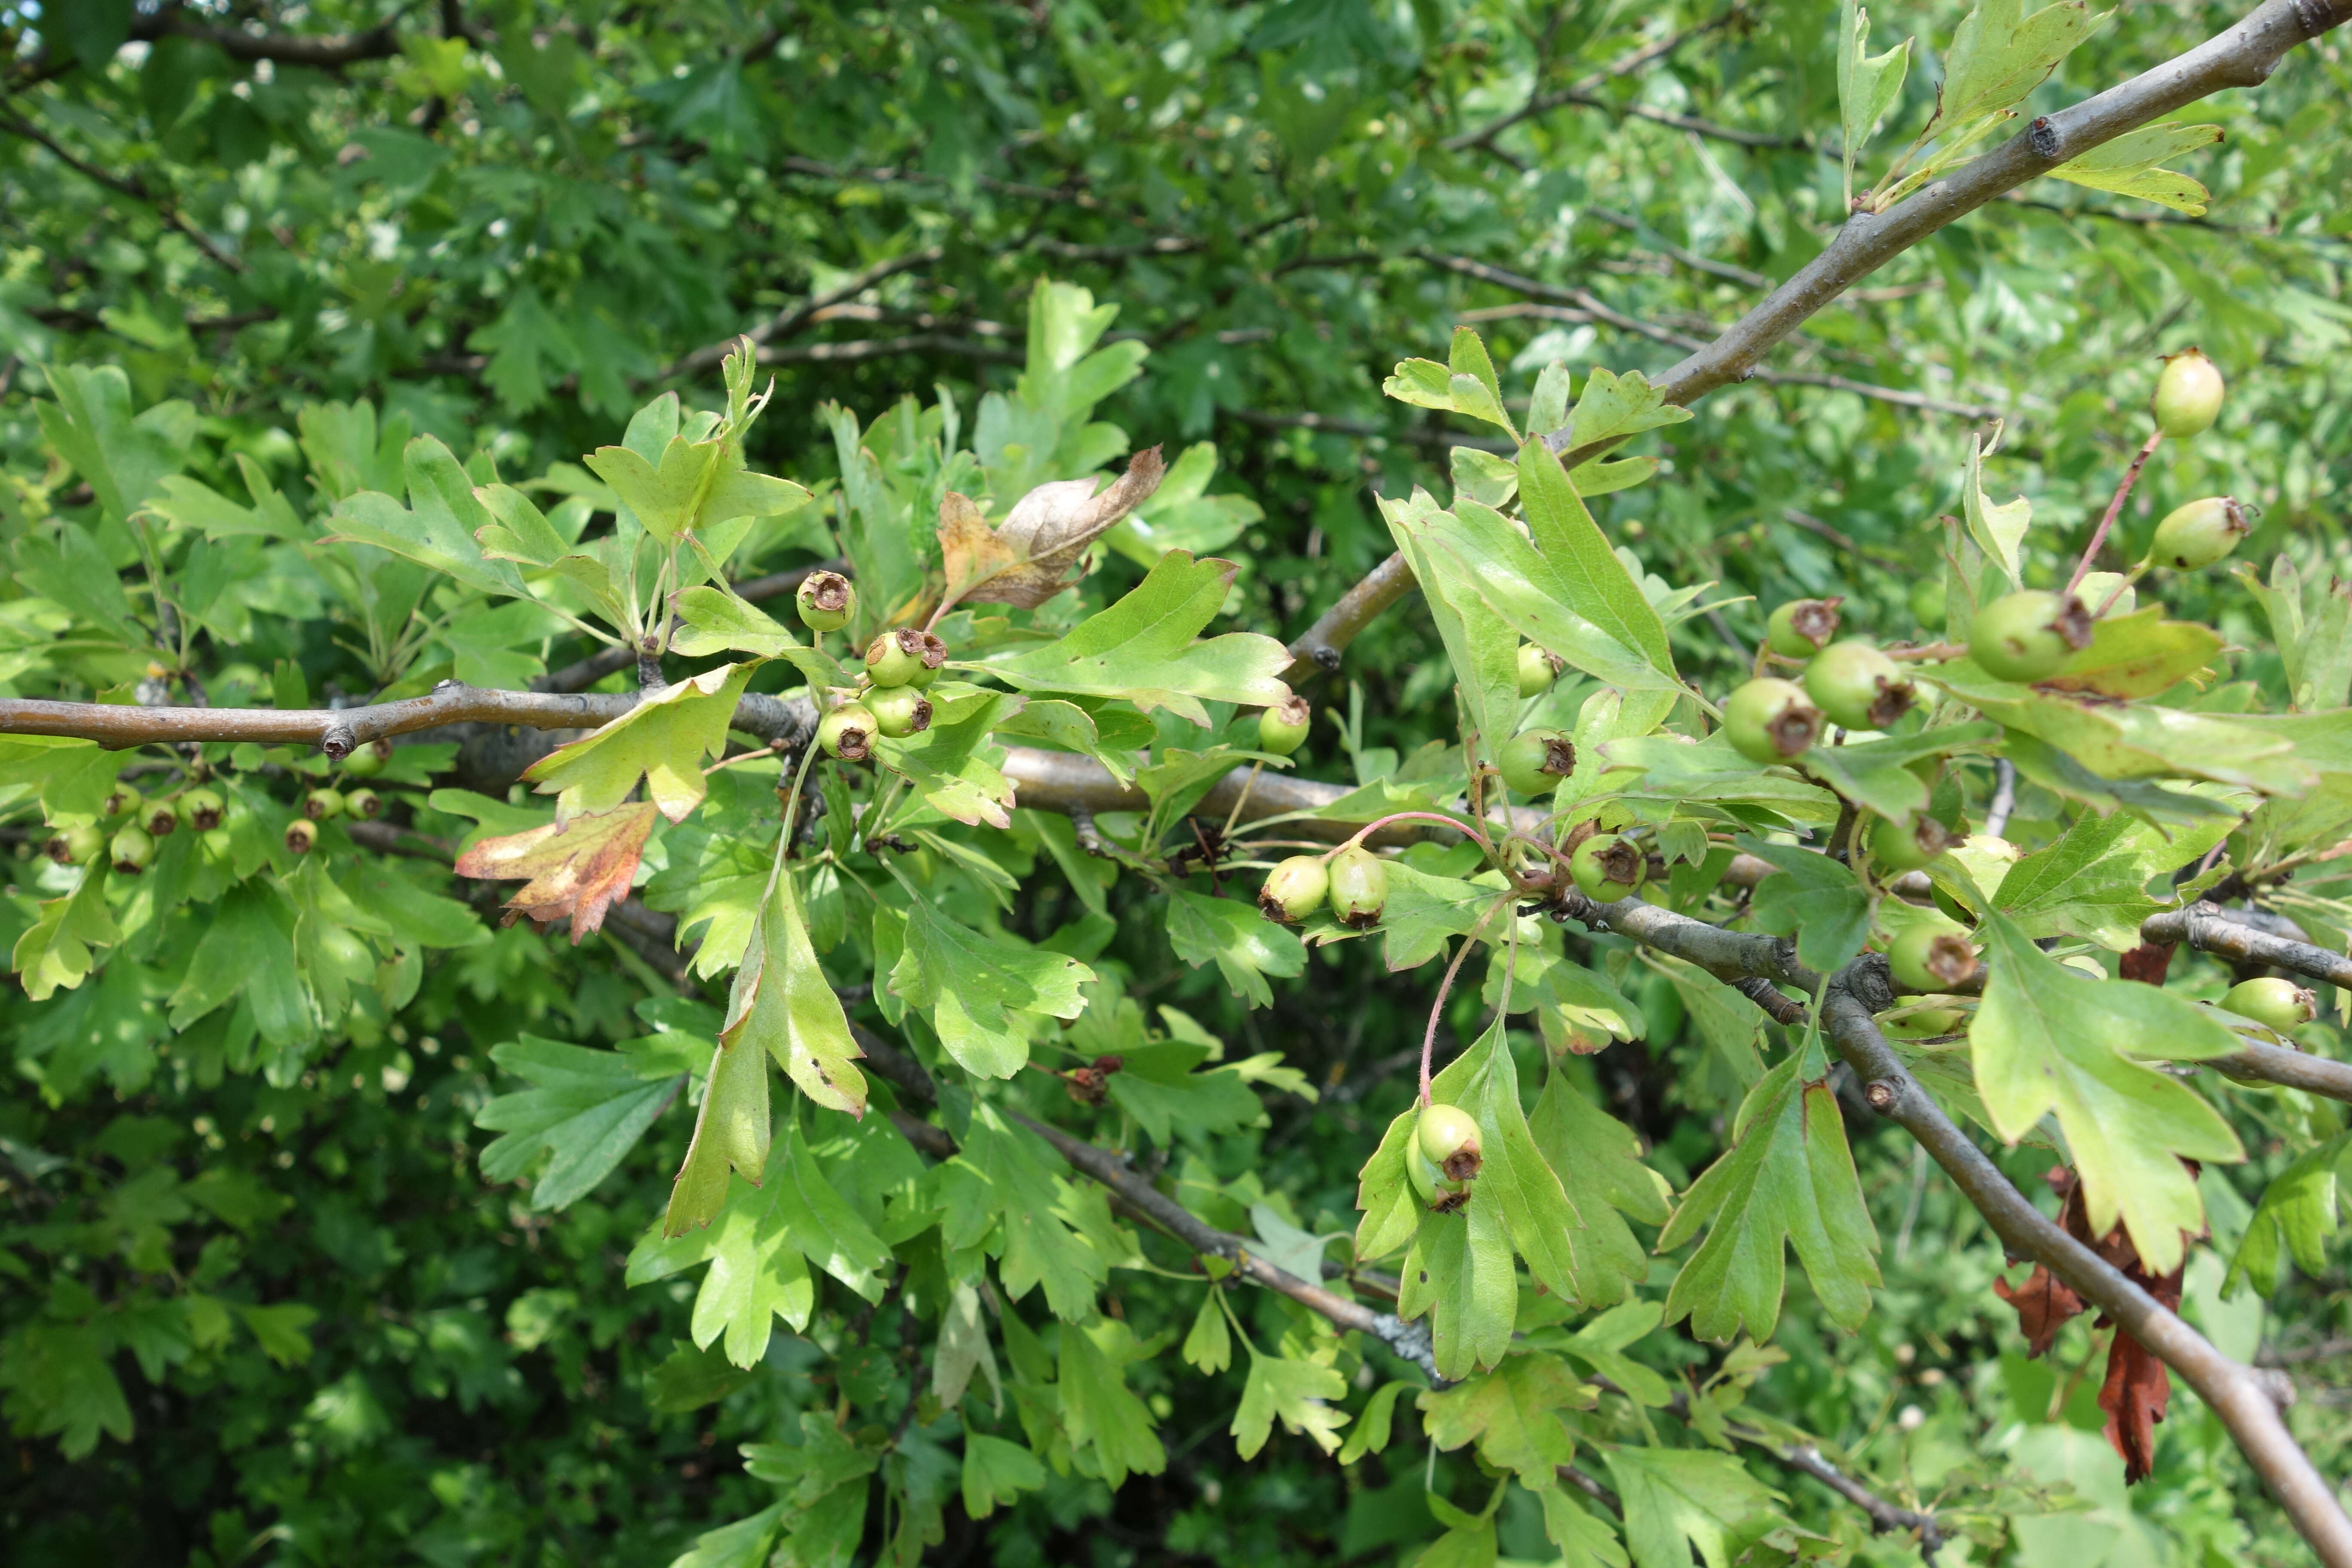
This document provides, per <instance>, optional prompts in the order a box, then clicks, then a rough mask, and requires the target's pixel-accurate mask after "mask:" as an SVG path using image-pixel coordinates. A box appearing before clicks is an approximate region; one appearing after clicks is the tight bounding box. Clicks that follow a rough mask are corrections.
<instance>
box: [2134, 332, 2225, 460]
mask: <svg viewBox="0 0 2352 1568" xmlns="http://www.w3.org/2000/svg"><path fill="white" fill-rule="evenodd" d="M2225 390H2226V387H2225V385H2224V384H2223V382H2222V380H2221V372H2220V371H2218V370H2216V369H2215V368H2213V362H2212V361H2211V360H2210V359H2207V358H2206V357H2205V353H2204V351H2203V350H2201V349H2195V348H2189V349H2184V350H2182V351H2181V352H2180V353H2177V354H2167V355H2166V356H2165V360H2164V369H2163V371H2162V372H2161V373H2159V374H2158V376H2157V378H2156V396H2155V397H2154V398H2153V399H2152V400H2151V405H2152V406H2153V407H2154V409H2155V411H2156V427H2157V428H2158V429H2159V430H2161V431H2163V432H2164V433H2165V434H2166V435H2168V436H2169V437H2172V438H2173V439H2174V440H2176V441H2185V440H2187V439H2188V438H2189V437H2191V436H2199V435H2202V434H2203V433H2204V432H2205V430H2206V428H2207V427H2208V426H2210V425H2211V424H2212V423H2213V421H2214V420H2215V419H2216V418H2218V417H2220V416H2221V394H2222V393H2223V392H2224V391H2225Z"/></svg>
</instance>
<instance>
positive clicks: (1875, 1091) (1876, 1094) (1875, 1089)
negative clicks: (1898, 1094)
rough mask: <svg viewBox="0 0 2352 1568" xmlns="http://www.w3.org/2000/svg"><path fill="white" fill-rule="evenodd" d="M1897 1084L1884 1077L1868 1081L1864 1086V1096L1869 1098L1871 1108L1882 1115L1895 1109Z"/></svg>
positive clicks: (1865, 1098)
mask: <svg viewBox="0 0 2352 1568" xmlns="http://www.w3.org/2000/svg"><path fill="white" fill-rule="evenodd" d="M1862 1098H1863V1099H1864V1100H1868V1101H1869V1102H1870V1109H1871V1110H1875V1111H1877V1112H1878V1113H1879V1114H1880V1115H1881V1116H1884V1115H1885V1114H1886V1113H1887V1112H1888V1111H1890V1110H1894V1109H1895V1085H1894V1084H1893V1083H1891V1082H1889V1081H1888V1080H1887V1079H1883V1078H1882V1079H1874V1081H1872V1082H1870V1083H1866V1084H1864V1085H1863V1088H1862Z"/></svg>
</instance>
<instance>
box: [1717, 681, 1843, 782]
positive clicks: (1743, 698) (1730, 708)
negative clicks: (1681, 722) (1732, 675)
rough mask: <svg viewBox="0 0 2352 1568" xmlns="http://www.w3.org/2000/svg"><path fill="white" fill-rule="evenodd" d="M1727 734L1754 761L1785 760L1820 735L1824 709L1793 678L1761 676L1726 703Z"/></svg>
mask: <svg viewBox="0 0 2352 1568" xmlns="http://www.w3.org/2000/svg"><path fill="white" fill-rule="evenodd" d="M1723 732H1724V738H1725V739H1726V740H1727V741H1728V742H1730V743H1731V749H1732V750H1733V751H1735V752H1738V753H1739V754H1740V755H1741V756H1743V757H1746V758H1747V759H1748V761H1749V762H1751V763H1768V764H1769V763H1785V762H1788V761H1790V759H1791V758H1794V757H1798V756H1801V755H1803V754H1804V752H1805V749H1806V748H1807V747H1809V746H1811V744H1812V743H1813V742H1814V741H1816V740H1817V739H1819V738H1820V736H1821V732H1822V710H1820V709H1818V708H1816V707H1814V706H1813V705H1812V703H1811V702H1810V701H1808V700H1806V698H1805V689H1804V688H1803V687H1801V686H1799V685H1798V684H1797V683H1796V682H1795V681H1793V680H1780V679H1775V678H1773V677H1771V676H1763V677H1759V679H1755V680H1751V681H1748V683H1746V684H1745V685H1743V686H1741V687H1740V688H1739V689H1738V690H1737V691H1734V692H1733V693H1732V694H1731V696H1730V697H1729V698H1728V699H1727V700H1726V701H1725V702H1724V705H1723Z"/></svg>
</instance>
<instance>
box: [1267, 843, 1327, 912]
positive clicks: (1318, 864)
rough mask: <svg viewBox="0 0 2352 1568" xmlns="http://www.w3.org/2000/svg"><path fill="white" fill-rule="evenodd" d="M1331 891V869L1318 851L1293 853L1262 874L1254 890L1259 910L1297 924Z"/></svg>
mask: <svg viewBox="0 0 2352 1568" xmlns="http://www.w3.org/2000/svg"><path fill="white" fill-rule="evenodd" d="M1330 894H1331V873H1330V871H1329V869H1328V868H1326V867H1325V866H1324V864H1323V858H1322V857H1321V856H1320V855H1293V856H1291V857H1290V858H1288V859H1286V860H1284V861H1281V862H1280V863H1278V864H1277V865H1276V867H1275V868H1274V869H1273V870H1271V871H1268V872H1267V873H1266V874H1265V885H1264V886H1262V887H1260V888H1259V889H1258V890H1257V907H1258V912H1259V913H1260V914H1262V915H1264V916H1265V918H1266V919H1268V920H1270V921H1280V922H1281V923H1283V924H1284V925H1297V923H1298V922H1299V921H1303V920H1305V919H1306V918H1307V916H1308V915H1311V914H1313V913H1314V912H1315V911H1316V910H1319V909H1321V908H1322V907H1323V900H1325V899H1327V898H1328V897H1329V896H1330Z"/></svg>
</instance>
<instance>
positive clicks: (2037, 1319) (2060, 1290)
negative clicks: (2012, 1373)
mask: <svg viewBox="0 0 2352 1568" xmlns="http://www.w3.org/2000/svg"><path fill="white" fill-rule="evenodd" d="M1992 1293H1993V1294H1994V1295H1996V1296H1998V1297H2000V1299H2001V1300H2004V1301H2006V1302H2008V1303H2009V1304H2010V1305H2011V1306H2012V1307H2014V1308H2016V1309H2017V1326H2018V1328H2019V1330H2020V1331H2022V1332H2023V1333H2024V1335H2025V1353H2026V1354H2027V1355H2029V1356H2041V1355H2047V1354H2048V1353H2049V1352H2050V1346H2051V1343H2052V1342H2053V1341H2055V1340H2056V1339H2057V1337H2058V1331H2059V1330H2061V1329H2063V1328H2064V1327H2065V1326H2066V1324H2067V1323H2068V1322H2069V1321H2071V1320H2073V1319H2074V1318H2076V1317H2079V1316H2080V1315H2081V1314H2082V1311H2083V1298H2081V1297H2080V1296H2077V1295H2076V1294H2074V1287H2073V1286H2071V1285H2068V1284H2067V1283H2066V1282H2065V1281H2064V1280H2063V1279H2059V1278H2058V1277H2057V1276H2056V1275H2054V1274H2053V1273H2051V1272H2050V1270H2048V1269H2047V1268H2042V1265H2040V1264H2039V1263H2037V1264H2035V1265H2034V1266H2033V1272H2032V1275H2031V1276H2029V1277H2028V1278H2027V1279H2026V1281H2025V1283H2024V1284H2022V1285H2020V1286H2018V1287H2017V1288H2016V1289H2011V1288H2010V1284H2009V1281H2008V1280H2006V1279H1995V1280H1994V1281H1993V1282H1992Z"/></svg>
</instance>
